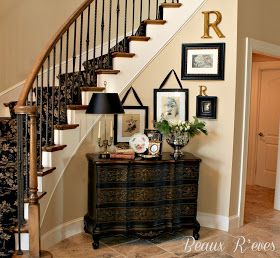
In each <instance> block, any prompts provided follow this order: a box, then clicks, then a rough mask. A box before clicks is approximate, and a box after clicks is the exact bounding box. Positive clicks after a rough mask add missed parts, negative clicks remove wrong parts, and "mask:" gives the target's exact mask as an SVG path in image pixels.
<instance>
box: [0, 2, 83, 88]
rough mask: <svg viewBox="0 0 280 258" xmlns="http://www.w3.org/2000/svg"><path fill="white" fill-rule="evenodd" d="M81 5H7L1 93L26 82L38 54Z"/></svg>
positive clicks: (0, 31) (0, 51)
mask: <svg viewBox="0 0 280 258" xmlns="http://www.w3.org/2000/svg"><path fill="white" fill-rule="evenodd" d="M8 1H9V0H8ZM82 2H83V0H67V1H57V0H41V1H38V0H25V1H17V3H16V4H14V5H12V6H11V8H8V7H6V5H5V9H6V10H7V12H6V13H5V14H3V13H1V16H0V35H1V40H0V57H1V58H0V67H1V69H0V92H2V91H3V90H5V89H7V88H9V87H11V86H13V85H15V84H16V83H19V82H20V81H22V80H24V79H25V78H26V76H27V74H28V73H29V72H30V70H31V68H32V65H33V63H34V61H35V58H36V56H37V55H38V53H39V51H41V49H42V48H43V47H44V46H45V45H46V43H47V42H48V40H49V38H50V37H51V35H52V34H53V33H55V32H56V31H57V30H58V28H59V27H60V26H61V25H62V24H63V23H64V22H65V21H66V19H67V18H68V17H69V16H70V15H71V14H72V13H73V12H74V10H75V9H76V8H77V7H78V6H79V5H80V4H81V3H82ZM1 5H2V3H1V2H0V9H1Z"/></svg>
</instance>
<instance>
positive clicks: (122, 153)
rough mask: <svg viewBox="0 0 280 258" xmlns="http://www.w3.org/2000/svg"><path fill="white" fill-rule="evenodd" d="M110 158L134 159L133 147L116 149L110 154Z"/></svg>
mask: <svg viewBox="0 0 280 258" xmlns="http://www.w3.org/2000/svg"><path fill="white" fill-rule="evenodd" d="M110 158H111V159H134V158H135V152H134V151H133V149H118V148H117V149H116V152H114V153H111V154H110Z"/></svg>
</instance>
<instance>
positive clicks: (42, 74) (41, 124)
mask: <svg viewBox="0 0 280 258" xmlns="http://www.w3.org/2000/svg"><path fill="white" fill-rule="evenodd" d="M43 85H44V64H43V65H42V67H41V92H40V93H41V94H40V95H41V96H40V116H39V133H40V138H39V149H40V155H39V159H40V167H41V168H42V167H43V165H42V147H43V144H42V130H43V89H44V87H43Z"/></svg>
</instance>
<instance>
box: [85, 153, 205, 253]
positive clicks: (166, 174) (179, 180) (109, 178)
mask: <svg viewBox="0 0 280 258" xmlns="http://www.w3.org/2000/svg"><path fill="white" fill-rule="evenodd" d="M86 156H87V159H88V212H87V214H86V215H85V217H84V224H85V231H86V232H87V233H90V234H92V237H93V247H94V248H95V249H96V248H98V247H99V239H100V238H101V237H105V236H109V235H114V234H126V235H130V234H136V235H137V236H139V237H143V238H152V237H155V236H156V235H158V234H160V233H162V232H164V231H174V230H176V229H180V228H192V229H193V236H194V238H195V239H198V238H199V233H198V232H199V229H200V225H199V223H198V221H197V219H196V214H197V193H198V178H199V164H200V159H199V158H196V157H195V156H193V155H192V154H190V153H185V155H184V156H183V158H182V159H180V160H177V161H175V160H173V159H171V158H170V156H169V153H163V156H162V159H161V160H140V161H138V160H119V159H118V160H116V159H114V160H113V159H102V160H101V159H98V155H95V154H87V155H86Z"/></svg>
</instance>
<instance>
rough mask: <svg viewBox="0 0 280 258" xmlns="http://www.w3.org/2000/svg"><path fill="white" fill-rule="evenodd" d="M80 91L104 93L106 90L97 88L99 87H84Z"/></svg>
mask: <svg viewBox="0 0 280 258" xmlns="http://www.w3.org/2000/svg"><path fill="white" fill-rule="evenodd" d="M80 90H81V91H97V92H100V91H103V90H105V87H97V86H92V87H90V86H83V87H80Z"/></svg>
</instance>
